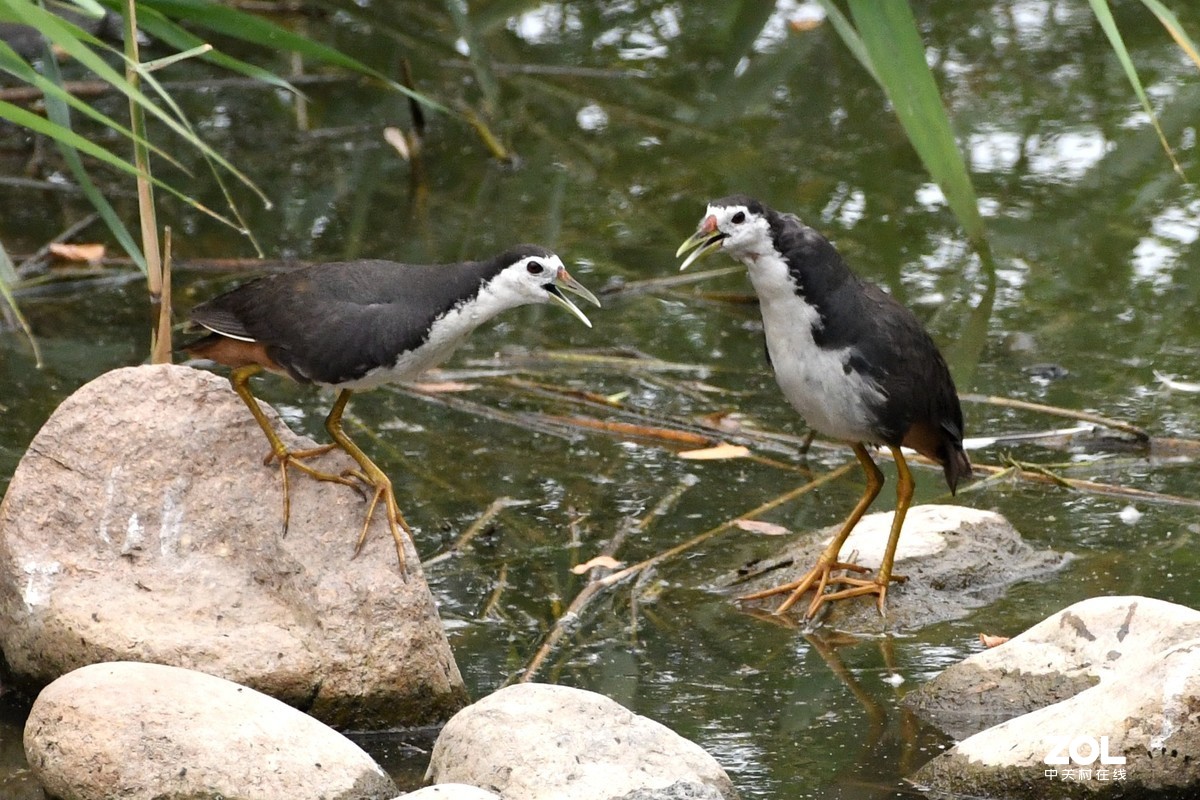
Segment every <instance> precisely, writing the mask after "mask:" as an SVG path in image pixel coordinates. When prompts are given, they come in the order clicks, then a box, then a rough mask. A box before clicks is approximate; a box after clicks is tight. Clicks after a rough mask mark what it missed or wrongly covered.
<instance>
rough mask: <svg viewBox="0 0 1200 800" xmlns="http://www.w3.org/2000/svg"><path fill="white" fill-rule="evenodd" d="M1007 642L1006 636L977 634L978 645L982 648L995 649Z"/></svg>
mask: <svg viewBox="0 0 1200 800" xmlns="http://www.w3.org/2000/svg"><path fill="white" fill-rule="evenodd" d="M1007 641H1008V637H1007V636H993V635H992V634H990V633H981V634H979V643H980V644H981V645H983V646H984V647H996V646H998V645H1002V644H1004V643H1005V642H1007Z"/></svg>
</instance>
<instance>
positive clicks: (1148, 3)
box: [1142, 0, 1200, 69]
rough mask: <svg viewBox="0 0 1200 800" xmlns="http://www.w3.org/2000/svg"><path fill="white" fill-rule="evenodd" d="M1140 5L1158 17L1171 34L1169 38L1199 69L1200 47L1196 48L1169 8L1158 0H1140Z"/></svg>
mask: <svg viewBox="0 0 1200 800" xmlns="http://www.w3.org/2000/svg"><path fill="white" fill-rule="evenodd" d="M1142 5H1144V6H1145V7H1146V8H1148V9H1150V12H1151V13H1152V14H1154V16H1156V17H1158V21H1159V22H1161V23H1162V24H1163V27H1164V28H1166V29H1167V33H1169V34H1171V38H1172V39H1174V40H1175V42H1176V44H1178V45H1179V46H1180V47H1182V48H1183V52H1185V53H1187V57H1188V58H1190V59H1191V60H1192V61H1194V62H1195V64H1196V67H1197V68H1198V69H1200V49H1197V47H1196V43H1195V42H1193V41H1192V39H1191V37H1189V36H1188V35H1187V31H1185V30H1184V29H1183V26H1182V25H1180V24H1179V19H1178V17H1176V16H1175V15H1174V14H1173V13H1171V10H1170V9H1168V8H1167V7H1166V6H1164V5H1163V4H1162V3H1160V2H1159V0H1142Z"/></svg>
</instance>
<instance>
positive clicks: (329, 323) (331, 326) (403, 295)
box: [190, 245, 553, 384]
mask: <svg viewBox="0 0 1200 800" xmlns="http://www.w3.org/2000/svg"><path fill="white" fill-rule="evenodd" d="M530 255H544V256H547V257H550V256H552V255H553V254H552V253H551V252H550V251H549V250H546V249H545V248H541V247H537V246H535V245H522V246H520V247H516V248H513V249H511V250H508V251H506V252H505V253H503V254H501V255H499V256H496V257H495V258H492V259H488V260H486V261H468V262H464V263H458V264H432V265H416V264H401V263H397V262H393V261H379V260H363V261H347V262H338V263H328V264H314V265H312V266H309V267H304V268H302V269H298V270H294V271H292V272H283V273H277V274H273V275H267V276H265V277H263V278H259V279H258V280H255V281H252V282H250V283H247V284H244V285H242V286H239V287H237V288H235V289H232V290H230V291H228V292H226V293H225V294H222V295H219V296H218V297H215V298H213V299H211V300H209V301H207V302H205V303H202V304H200V305H198V306H196V307H195V308H194V309H193V310H192V313H191V315H190V318H191V320H192V321H193V322H194V323H196V324H198V325H201V326H203V327H205V328H208V329H209V330H211V331H213V332H214V333H217V334H221V335H225V336H228V337H232V338H235V339H251V340H253V341H256V342H260V343H261V344H263V345H264V346H265V347H266V349H267V353H268V355H270V356H271V358H272V359H274V360H275V361H276V362H278V363H279V364H280V366H282V367H284V368H285V369H286V370H287V371H288V373H289V374H290V375H291V376H292V377H293V378H295V379H296V380H298V381H301V382H303V383H308V382H318V383H329V384H337V383H342V382H345V381H351V380H356V379H358V378H361V377H362V376H363V375H364V374H366V373H367V372H369V371H371V370H373V369H376V368H378V367H390V366H391V365H393V364H394V363H395V362H396V358H397V357H398V356H399V355H401V354H403V353H405V352H408V351H410V350H414V349H416V348H418V347H420V346H421V345H422V344H423V343H425V341H426V340H427V337H428V336H429V331H430V328H431V327H432V325H433V323H434V321H435V320H436V319H437V318H438V317H440V316H442V315H443V314H445V313H446V312H447V311H450V310H451V309H453V308H455V307H456V306H458V305H460V304H462V303H465V302H468V301H469V300H471V299H473V298H474V297H475V296H477V295H478V294H479V291H480V289H481V288H482V287H483V286H484V285H486V283H487V282H488V281H489V280H491V279H492V278H494V277H495V276H496V275H498V274H499V273H500V272H501V271H502V270H503V269H504V268H505V267H507V266H509V265H510V264H512V263H514V262H515V261H517V260H519V259H521V258H524V257H526V256H530Z"/></svg>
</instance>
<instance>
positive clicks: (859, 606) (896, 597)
mask: <svg viewBox="0 0 1200 800" xmlns="http://www.w3.org/2000/svg"><path fill="white" fill-rule="evenodd" d="M891 525H892V512H890V511H885V512H879V513H876V514H868V515H867V516H865V517H863V518H862V519H861V520H860V521H859V523H858V526H857V527H856V528H855V529H854V531H853V532H852V533H851V534H850V537H849V538H848V539H847V540H846V542H845V544H844V545H843V547H842V551H841V557H842V559H843V560H847V559H850V560H853V561H854V562H855V563H857V564H860V565H861V566H864V567H867V568H869V569H871V570H876V569H878V568H879V565H880V563H881V562H882V560H883V552H884V549H885V547H886V546H887V540H888V535H889V533H890V531H891ZM840 527H841V525H840V523H839V524H838V525H833V526H830V527H828V528H824V529H822V530H821V531H818V532H817V533H815V534H813V535H812V536H807V537H803V538H802V539H801V540H800V541H797V542H794V543H792V544H789V545H787V546H785V547H784V548H783V549H782V550H781V552H780V553H779V554H778V555H776V556H773V557H771V558H767V559H762V560H760V561H757V562H755V563H753V564H751V565H748V566H747V567H745V568H743V569H742V570H741V571H740V573H741V574H740V575H739V576H737V577H736V578H731V579H729V580H728V581H726V583H727V585H728V586H730V587H731V589H732V590H734V591H736V592H737V594H739V595H741V594H750V593H752V592H756V591H758V590H760V589H766V588H769V587H773V586H777V585H780V584H785V583H788V582H790V581H793V580H797V579H798V578H800V577H801V576H802V575H804V573H806V572H807V571H808V570H809V569H810V568H811V567H812V566H813V564H815V563H816V562H817V557H818V556H819V555H820V554H821V550H822V549H823V548H824V547H825V546H826V545H827V544H828V543H829V541H830V540H831V539H832V538H833V536H834V534H836V533H837V531H838V530H839V528H840ZM852 554H857V555H856V556H853V557H852ZM1069 558H1070V557H1069V556H1067V555H1064V554H1061V553H1056V552H1054V551H1052V550H1036V549H1034V548H1033V547H1032V546H1030V545H1029V544H1028V543H1026V542H1025V541H1024V540H1023V539H1022V538H1021V534H1019V533H1018V532H1017V530H1016V529H1015V528H1013V526H1012V525H1011V524H1010V523H1009V522H1008V520H1006V519H1005V518H1004V517H1002V516H1001V515H999V514H997V513H995V512H993V511H982V510H979V509H974V508H968V507H965V506H950V505H920V506H913V507H912V508H910V509H909V510H908V515H907V516H906V517H905V520H904V529H903V530H902V531H901V534H900V542H899V544H898V545H897V547H896V560H895V568H894V572H893V574H894V575H903V576H905V577H906V578H907V579H908V580H907V581H905V582H904V583H893V584H892V585H891V586H889V587H888V593H887V616H886V617H881V616H880V614H879V611H878V608H877V606H876V598H875V597H874V596H873V595H872V596H867V597H855V598H851V599H849V600H839V601H837V602H834V603H826V604H825V605H824V606H823V607H822V610H821V611H820V612H818V617H819V620H818V621H819V622H820V623H821V624H823V625H825V626H827V627H832V628H837V629H838V630H842V631H846V632H849V633H861V634H878V633H883V632H886V631H893V632H894V631H900V630H906V629H914V628H920V627H924V626H926V625H932V624H935V623H938V622H945V621H947V620H951V619H958V618H960V617H964V616H966V615H967V614H968V613H969V612H970V610H971V609H973V608H979V607H980V606H984V605H987V604H988V603H990V602H992V601H994V600H996V599H997V598H998V597H1000V596H1002V595H1003V594H1004V592H1005V590H1006V589H1007V588H1008V587H1009V586H1011V585H1012V584H1014V583H1017V582H1019V581H1023V580H1029V579H1031V578H1035V577H1038V576H1042V575H1045V574H1047V573H1050V572H1053V571H1054V570H1057V569H1059V568H1060V567H1062V566H1063V565H1064V564H1065V563H1067V560H1068V559H1069ZM868 577H869V576H868ZM786 597H787V595H782V594H781V595H776V596H773V597H768V598H764V599H762V600H758V601H753V602H748V603H747V604H746V605H747V607H750V608H755V609H762V610H764V611H773V610H774V609H775V608H777V607H778V606H779V604H780V603H781V602H783V600H784V599H785V598H786ZM811 599H812V594H811V593H809V594H807V595H805V597H804V598H803V599H802V600H801V601H800V602H799V603H797V604H796V605H794V606H792V608H791V609H789V610H788V615H789V617H791V618H796V617H799V616H802V615H803V614H804V612H805V611H806V610H807V608H808V603H809V602H810V601H811Z"/></svg>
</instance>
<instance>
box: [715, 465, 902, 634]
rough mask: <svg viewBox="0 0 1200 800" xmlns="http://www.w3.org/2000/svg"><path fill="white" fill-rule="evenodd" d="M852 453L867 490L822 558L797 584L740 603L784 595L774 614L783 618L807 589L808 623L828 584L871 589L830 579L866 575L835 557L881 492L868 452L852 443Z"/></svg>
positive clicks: (880, 476)
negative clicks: (837, 574)
mask: <svg viewBox="0 0 1200 800" xmlns="http://www.w3.org/2000/svg"><path fill="white" fill-rule="evenodd" d="M853 449H854V455H855V456H856V457H857V458H858V463H860V464H862V468H863V472H865V473H866V477H867V486H866V489H864V490H863V495H862V497H860V498H859V500H858V504H857V505H856V506H854V510H853V511H851V512H850V516H848V517H846V521H845V523H843V524H842V528H841V530H839V531H838V533H837V535H836V536H834V537H833V541H831V542H830V543H829V544H828V545H827V546H826V547H825V549H824V550H823V551H822V552H821V555H820V556H819V557H818V558H817V563H816V564H814V565H813V567H812V569H810V570H809V571H808V572H806V573H805V574H804V575H803V576H802V577H801V578H800V579H799V580H796V581H792V582H791V583H785V584H783V585H781V586H774V587H772V588H770V589H764V590H762V591H761V592H754V593H753V594H748V595H744V596H742V597H739V598H738V599H739V600H760V599H762V598H764V597H772V596H774V595H777V594H787V595H788V597H787V599H786V600H784V601H783V603H781V604H780V606H779V608H777V609H775V612H774V613H776V614H783V613H784V612H786V611H787V610H788V609H789V608H791V607H792V606H793V605H795V604H796V603H797V602H798V601H799V600H800V598H801V597H802V596H803V595H804V593H805V592H807V591H808V590H809V589H814V590H815V596H814V597H813V600H812V603H810V604H809V607H808V611H807V612H805V614H804V617H805V619H811V618H812V616H813V615H814V614H816V613H817V609H819V608H820V607H821V604H822V603H824V602H826V601H827V600H828V599H829V598H830V597H832V595H827V594H825V587H826V586H827V585H829V584H830V583H834V584H839V585H847V584H848V585H852V586H855V587H858V586H859V585H861V584H863V583H870V584H871V585H872V586H873V585H874V581H863V580H861V579H857V578H846V577H831V576H830V573H832V572H836V571H838V570H843V569H848V570H851V571H853V572H868V571H869V570H867V569H866V568H865V567H860V566H859V565H857V564H846V563H843V562H840V561H838V553H840V552H841V549H842V545H843V544H844V543H845V541H846V539H847V538H848V537H849V536H850V532H851V531H853V530H854V526H855V525H857V524H858V521H859V520H860V519H862V517H863V514H865V513H866V512H867V509H868V508H869V507H870V505H871V503H873V502H875V498H876V497H878V496H879V490H880V489H882V488H883V473H882V472H880V471H879V467H877V466H875V462H874V460H872V458H871V454H870V453H868V452H867V448H866V447H864V446H863V445H862V444H859V443H855V444H854V445H853Z"/></svg>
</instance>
